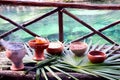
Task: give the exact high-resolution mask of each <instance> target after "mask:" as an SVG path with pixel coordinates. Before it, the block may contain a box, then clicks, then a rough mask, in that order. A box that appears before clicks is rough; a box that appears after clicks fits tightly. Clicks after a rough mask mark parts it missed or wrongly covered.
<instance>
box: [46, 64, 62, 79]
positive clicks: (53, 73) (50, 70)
mask: <svg viewBox="0 0 120 80" xmlns="http://www.w3.org/2000/svg"><path fill="white" fill-rule="evenodd" d="M45 69H46V70H48V71H49V72H50V73H51V74H52V75H53V76H54V77H55V78H56V79H58V80H62V79H61V78H60V77H59V76H58V75H57V74H55V72H53V71H52V69H50V67H48V66H45Z"/></svg>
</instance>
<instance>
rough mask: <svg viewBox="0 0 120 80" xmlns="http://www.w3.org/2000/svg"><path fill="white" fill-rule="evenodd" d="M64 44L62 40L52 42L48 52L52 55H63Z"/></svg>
mask: <svg viewBox="0 0 120 80" xmlns="http://www.w3.org/2000/svg"><path fill="white" fill-rule="evenodd" d="M62 51H63V44H62V43H61V42H50V44H49V46H48V48H47V52H48V53H49V54H51V55H61V53H62Z"/></svg>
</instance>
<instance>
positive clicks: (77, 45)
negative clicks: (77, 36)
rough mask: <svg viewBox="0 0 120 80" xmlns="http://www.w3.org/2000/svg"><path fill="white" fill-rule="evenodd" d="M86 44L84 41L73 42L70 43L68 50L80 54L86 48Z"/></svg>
mask: <svg viewBox="0 0 120 80" xmlns="http://www.w3.org/2000/svg"><path fill="white" fill-rule="evenodd" d="M87 47H88V45H87V44H86V43H85V42H73V43H71V44H70V50H71V51H72V52H73V53H74V54H75V55H76V56H82V55H83V54H84V53H85V51H86V50H87Z"/></svg>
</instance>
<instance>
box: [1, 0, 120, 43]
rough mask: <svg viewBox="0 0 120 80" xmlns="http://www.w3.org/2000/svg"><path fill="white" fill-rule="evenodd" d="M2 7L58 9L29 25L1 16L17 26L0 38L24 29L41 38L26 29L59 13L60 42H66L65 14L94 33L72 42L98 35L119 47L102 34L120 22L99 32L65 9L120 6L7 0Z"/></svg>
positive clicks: (28, 23)
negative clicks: (64, 30)
mask: <svg viewBox="0 0 120 80" xmlns="http://www.w3.org/2000/svg"><path fill="white" fill-rule="evenodd" d="M0 5H14V6H19V5H21V6H34V7H36V6H37V7H56V9H54V10H52V11H50V12H48V13H45V14H44V15H42V16H39V17H38V18H36V19H34V20H31V21H29V22H27V23H23V24H18V23H16V22H14V21H13V20H11V19H9V18H7V17H5V16H3V15H1V14H0V18H2V19H4V20H6V21H8V22H9V23H11V24H13V25H15V26H16V28H14V29H12V30H10V31H8V32H5V33H3V34H1V35H0V38H4V37H6V36H7V35H9V34H11V33H13V32H15V31H17V30H19V29H22V30H24V31H26V32H27V33H29V34H31V35H32V36H39V35H37V34H35V33H34V32H32V31H30V30H28V29H26V28H25V27H27V26H28V25H31V24H33V23H35V22H37V21H39V20H41V19H43V18H45V17H47V16H50V15H51V14H53V13H56V12H58V22H59V23H58V25H59V40H60V41H62V42H63V41H64V37H63V35H64V34H63V33H64V32H63V13H64V14H67V15H68V16H70V17H72V18H73V19H75V20H76V21H78V22H79V23H80V24H82V25H83V26H85V27H87V28H88V29H90V30H91V31H92V33H89V34H87V35H85V36H82V37H80V38H78V39H76V40H73V41H72V42H74V41H79V40H82V39H85V38H88V37H90V36H92V35H94V34H98V35H99V36H100V37H102V38H104V39H105V40H107V41H108V42H110V43H111V44H116V45H119V44H118V43H116V42H115V41H113V40H112V39H110V38H109V37H107V36H105V35H104V34H102V33H101V32H102V31H104V30H106V29H108V28H111V27H113V26H115V25H117V24H119V23H120V20H118V21H116V22H113V23H111V24H109V25H107V26H105V27H103V28H101V29H99V30H96V29H94V28H93V27H92V26H90V25H89V24H87V23H86V22H84V21H83V20H81V19H79V18H78V17H77V16H75V15H74V14H72V13H70V12H69V11H67V10H66V9H65V8H76V9H89V10H120V5H118V4H117V5H116V4H115V5H110V4H109V5H108V4H107V5H105V4H104V5H102V4H101V5H98V4H79V3H55V2H29V1H12V0H11V1H10V0H7V1H0Z"/></svg>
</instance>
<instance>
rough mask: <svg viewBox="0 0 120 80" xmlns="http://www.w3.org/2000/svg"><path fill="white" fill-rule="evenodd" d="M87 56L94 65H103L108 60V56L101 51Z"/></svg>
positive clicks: (92, 52)
mask: <svg viewBox="0 0 120 80" xmlns="http://www.w3.org/2000/svg"><path fill="white" fill-rule="evenodd" d="M87 56H88V59H89V60H90V61H91V62H92V63H102V62H104V60H105V59H106V54H105V53H103V52H101V51H91V52H89V53H88V55H87Z"/></svg>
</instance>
